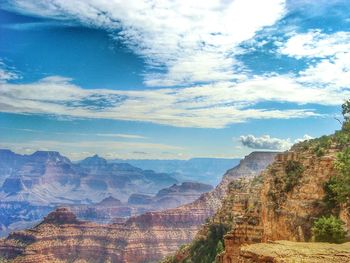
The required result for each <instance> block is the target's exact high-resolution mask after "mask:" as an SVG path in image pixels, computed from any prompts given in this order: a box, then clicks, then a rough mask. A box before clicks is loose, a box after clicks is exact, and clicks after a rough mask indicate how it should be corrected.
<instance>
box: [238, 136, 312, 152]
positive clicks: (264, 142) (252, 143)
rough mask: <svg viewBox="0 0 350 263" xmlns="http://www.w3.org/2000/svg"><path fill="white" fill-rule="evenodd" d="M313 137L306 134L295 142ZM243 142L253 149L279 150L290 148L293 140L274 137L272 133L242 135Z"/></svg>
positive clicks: (241, 140)
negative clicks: (257, 135)
mask: <svg viewBox="0 0 350 263" xmlns="http://www.w3.org/2000/svg"><path fill="white" fill-rule="evenodd" d="M312 138H313V137H311V136H309V135H307V134H305V135H304V136H303V138H300V139H296V140H294V143H298V142H302V141H305V140H310V139H312ZM239 140H240V142H241V144H242V145H243V146H246V147H248V148H252V149H261V150H277V151H284V150H288V149H289V148H290V147H291V146H292V145H293V142H292V140H291V139H289V138H288V139H279V138H273V137H271V136H270V135H263V136H261V137H255V136H254V135H242V136H241V137H240V138H239Z"/></svg>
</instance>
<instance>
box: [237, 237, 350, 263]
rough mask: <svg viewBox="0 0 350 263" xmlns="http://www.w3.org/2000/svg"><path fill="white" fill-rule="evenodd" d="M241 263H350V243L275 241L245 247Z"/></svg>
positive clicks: (241, 252)
mask: <svg viewBox="0 0 350 263" xmlns="http://www.w3.org/2000/svg"><path fill="white" fill-rule="evenodd" d="M238 262H240V263H270V262H273V263H295V262H307V263H320V262H329V263H343V262H350V243H344V244H340V245H338V244H329V243H311V242H308V243H306V242H291V241H274V242H271V243H260V244H253V245H248V246H243V247H242V248H241V250H240V259H239V261H238Z"/></svg>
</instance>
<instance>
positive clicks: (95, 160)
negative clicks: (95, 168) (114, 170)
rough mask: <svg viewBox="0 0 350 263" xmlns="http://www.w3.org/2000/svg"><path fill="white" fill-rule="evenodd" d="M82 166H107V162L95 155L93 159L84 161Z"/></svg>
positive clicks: (88, 158) (89, 158) (81, 162)
mask: <svg viewBox="0 0 350 263" xmlns="http://www.w3.org/2000/svg"><path fill="white" fill-rule="evenodd" d="M80 164H83V165H106V164H107V160H106V159H104V158H102V157H100V156H99V155H97V154H95V155H93V156H91V157H87V158H85V159H84V160H82V161H80Z"/></svg>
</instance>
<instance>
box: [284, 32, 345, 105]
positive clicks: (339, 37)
mask: <svg viewBox="0 0 350 263" xmlns="http://www.w3.org/2000/svg"><path fill="white" fill-rule="evenodd" d="M279 52H280V53H281V54H284V55H288V56H291V57H295V58H297V59H301V58H304V59H308V61H309V62H308V65H309V66H308V67H307V68H306V69H305V70H302V71H300V72H298V75H297V76H295V81H296V82H298V83H300V84H301V85H304V86H309V87H310V86H313V87H317V90H318V91H319V92H323V93H327V94H334V95H335V94H337V93H338V94H341V96H342V97H343V100H344V99H345V98H348V97H349V95H350V32H345V31H340V32H336V33H333V34H325V33H322V32H321V31H320V30H312V31H309V32H307V33H303V34H294V35H293V36H292V37H290V38H289V39H288V40H287V41H286V43H284V44H283V45H282V47H281V48H280V49H279ZM315 95H316V94H315ZM340 103H341V102H340ZM340 103H339V104H340Z"/></svg>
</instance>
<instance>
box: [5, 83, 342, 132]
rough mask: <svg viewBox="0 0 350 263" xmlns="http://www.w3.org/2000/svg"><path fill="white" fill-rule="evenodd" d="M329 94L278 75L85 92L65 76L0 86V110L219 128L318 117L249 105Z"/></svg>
mask: <svg viewBox="0 0 350 263" xmlns="http://www.w3.org/2000/svg"><path fill="white" fill-rule="evenodd" d="M282 86H283V88H284V89H285V90H286V91H288V93H289V96H288V97H286V96H284V94H283V93H281V92H280V89H281V87H282ZM315 94H317V95H318V96H315ZM331 95H332V94H327V93H322V92H318V93H317V90H314V89H311V88H310V89H303V88H302V87H301V86H298V85H297V84H296V83H293V82H292V81H291V80H289V79H288V78H286V79H284V78H281V77H275V78H274V77H266V78H263V77H257V78H255V79H252V80H247V81H244V82H241V83H238V84H232V83H226V82H225V83H217V84H213V85H203V86H197V87H189V88H178V89H157V90H141V91H135V90H129V91H121V90H104V89H98V90H97V89H95V90H93V89H90V90H86V89H82V88H80V87H78V86H76V85H73V84H71V83H70V82H69V79H66V78H61V77H50V78H45V79H43V80H41V81H39V82H36V83H32V84H9V83H2V84H0V111H2V112H12V113H24V114H49V115H55V116H68V117H73V118H74V117H76V118H105V119H114V120H132V121H147V122H153V123H157V124H166V125H172V126H178V127H200V128H222V127H225V126H227V125H229V124H232V123H238V122H244V121H247V120H250V119H271V118H278V119H289V118H306V117H310V116H317V114H316V113H315V112H314V111H313V110H310V109H288V110H276V109H254V108H253V107H252V106H254V104H255V103H257V102H259V101H266V100H270V101H289V102H298V103H307V102H309V101H313V102H320V103H330V104H335V103H337V102H339V101H341V97H340V95H337V94H333V95H332V96H331Z"/></svg>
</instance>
